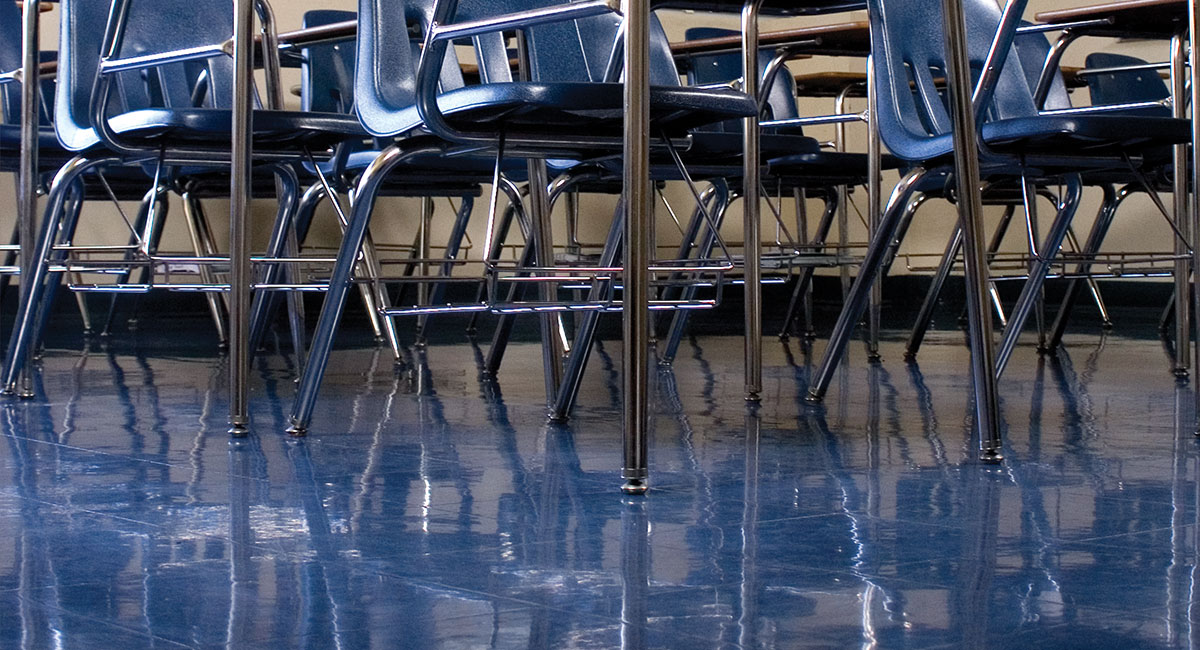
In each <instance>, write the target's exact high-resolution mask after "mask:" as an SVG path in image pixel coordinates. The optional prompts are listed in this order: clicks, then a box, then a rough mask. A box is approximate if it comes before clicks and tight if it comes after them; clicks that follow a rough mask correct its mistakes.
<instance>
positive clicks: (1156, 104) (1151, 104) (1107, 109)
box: [1038, 98, 1171, 115]
mask: <svg viewBox="0 0 1200 650" xmlns="http://www.w3.org/2000/svg"><path fill="white" fill-rule="evenodd" d="M1164 106H1165V107H1167V108H1170V107H1171V100H1170V98H1167V99H1155V100H1151V101H1145V102H1129V103H1127V104H1103V105H1100V106H1080V107H1078V108H1060V109H1055V110H1049V111H1039V112H1038V115H1092V114H1095V113H1115V112H1118V111H1133V110H1138V109H1142V108H1162V107H1164Z"/></svg>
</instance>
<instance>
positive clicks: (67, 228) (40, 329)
mask: <svg viewBox="0 0 1200 650" xmlns="http://www.w3.org/2000/svg"><path fill="white" fill-rule="evenodd" d="M82 208H83V184H82V183H75V184H74V185H72V186H71V189H70V190H69V191H68V196H67V201H66V205H65V207H64V209H63V220H62V224H61V225H60V226H59V229H58V230H59V236H58V239H59V240H60V241H63V242H67V243H69V242H70V240H71V238H73V237H74V236H75V226H76V224H78V223H79V213H80V211H81V209H82ZM67 255H68V253H67V252H66V251H51V253H50V260H51V262H54V263H57V262H61V261H62V260H64V259H66V257H67ZM63 275H64V273H63V272H62V271H51V272H50V274H49V276H48V277H47V280H46V288H45V292H46V293H45V294H44V295H43V296H42V298H41V299H40V300H39V301H38V305H37V308H38V315H37V321H36V322H37V325H35V326H34V330H33V331H34V334H33V339H32V340H31V341H30V348H31V349H32V350H35V351H38V350H40V348H41V346H42V338H43V337H44V336H45V333H46V328H47V326H48V325H49V322H50V315H51V314H53V313H54V298H55V296H57V295H58V289H59V286H60V285H61V284H62V278H63ZM76 295H77V296H82V295H83V294H76Z"/></svg>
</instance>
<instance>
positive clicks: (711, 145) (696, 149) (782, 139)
mask: <svg viewBox="0 0 1200 650" xmlns="http://www.w3.org/2000/svg"><path fill="white" fill-rule="evenodd" d="M742 140H743V138H742V134H741V133H722V132H719V131H696V132H694V133H693V134H692V146H691V148H689V149H688V150H687V154H686V155H685V160H696V159H703V158H709V159H712V158H730V159H738V160H740V159H741V157H742V151H743V144H742ZM820 151H821V143H820V142H817V140H816V139H815V138H810V137H808V136H804V135H781V134H776V133H764V134H763V135H762V137H761V138H760V139H759V152H760V153H761V154H762V157H763V159H770V158H776V157H779V156H790V155H799V154H815V153H819V152H820Z"/></svg>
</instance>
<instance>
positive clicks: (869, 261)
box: [805, 167, 926, 402]
mask: <svg viewBox="0 0 1200 650" xmlns="http://www.w3.org/2000/svg"><path fill="white" fill-rule="evenodd" d="M925 175H926V172H925V169H924V168H921V167H914V168H913V169H911V170H909V172H908V173H907V174H905V175H904V177H903V178H901V179H900V182H899V183H897V184H896V188H895V189H894V190H892V197H891V199H890V200H889V201H888V205H887V209H885V210H884V212H883V216H882V218H881V219H880V220H879V229H878V230H877V231H876V232H875V234H874V235H873V236H872V238H871V245H870V246H869V247H868V248H867V254H866V256H865V257H864V258H863V263H862V266H860V267H859V271H858V276H857V277H855V278H854V284H853V286H851V287H850V293H849V294H848V295H847V296H846V303H845V306H843V307H842V312H841V313H840V314H839V315H838V320H837V323H836V324H835V325H834V327H833V332H832V333H831V334H830V335H829V345H828V347H826V348H825V357H824V358H823V359H822V360H821V365H820V367H818V368H817V370H816V372H815V373H814V374H813V378H812V383H811V384H810V385H809V387H808V396H807V397H806V398H805V399H806V400H807V401H809V402H820V401H821V400H822V399H824V397H825V393H826V391H828V390H829V384H830V382H832V381H833V374H834V373H835V372H837V365H838V363H839V362H840V361H841V358H842V355H844V354H845V352H846V344H847V343H848V342H849V340H850V334H851V331H852V330H853V329H854V326H855V324H856V323H858V320H859V318H861V317H862V314H863V310H864V309H865V308H866V306H867V301H868V300H869V299H870V293H871V285H872V284H873V283H874V282H875V280H876V278H877V277H878V275H879V270H880V269H881V268H882V267H883V263H884V260H885V258H886V256H887V252H888V250H889V249H890V248H891V245H892V239H893V237H894V235H895V233H896V229H897V228H898V227H899V226H900V222H901V221H902V219H903V215H904V213H905V212H907V205H908V201H909V199H910V198H911V197H912V194H913V192H915V191H916V187H917V185H918V183H920V182H921V180H922V179H923V178H924V177H925Z"/></svg>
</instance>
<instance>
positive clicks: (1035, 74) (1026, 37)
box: [1013, 22, 1071, 110]
mask: <svg viewBox="0 0 1200 650" xmlns="http://www.w3.org/2000/svg"><path fill="white" fill-rule="evenodd" d="M1021 24H1022V25H1029V24H1031V23H1025V22H1023V23H1021ZM1013 45H1014V46H1015V47H1016V48H1017V54H1018V55H1019V56H1020V57H1021V69H1022V71H1023V72H1024V73H1025V82H1026V83H1027V84H1028V85H1029V88H1030V90H1036V89H1037V85H1038V82H1039V81H1041V78H1042V68H1043V67H1045V65H1046V57H1047V56H1048V55H1049V54H1050V39H1048V38H1046V35H1045V34H1043V33H1037V32H1034V33H1027V34H1017V37H1016V39H1014V40H1013ZM1042 108H1043V109H1046V110H1055V109H1062V108H1071V96H1070V95H1069V94H1068V93H1067V86H1066V84H1064V83H1063V79H1062V74H1060V73H1059V72H1058V71H1057V70H1056V71H1055V72H1054V78H1053V79H1052V80H1051V82H1050V92H1048V93H1046V101H1045V102H1043V103H1042Z"/></svg>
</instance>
